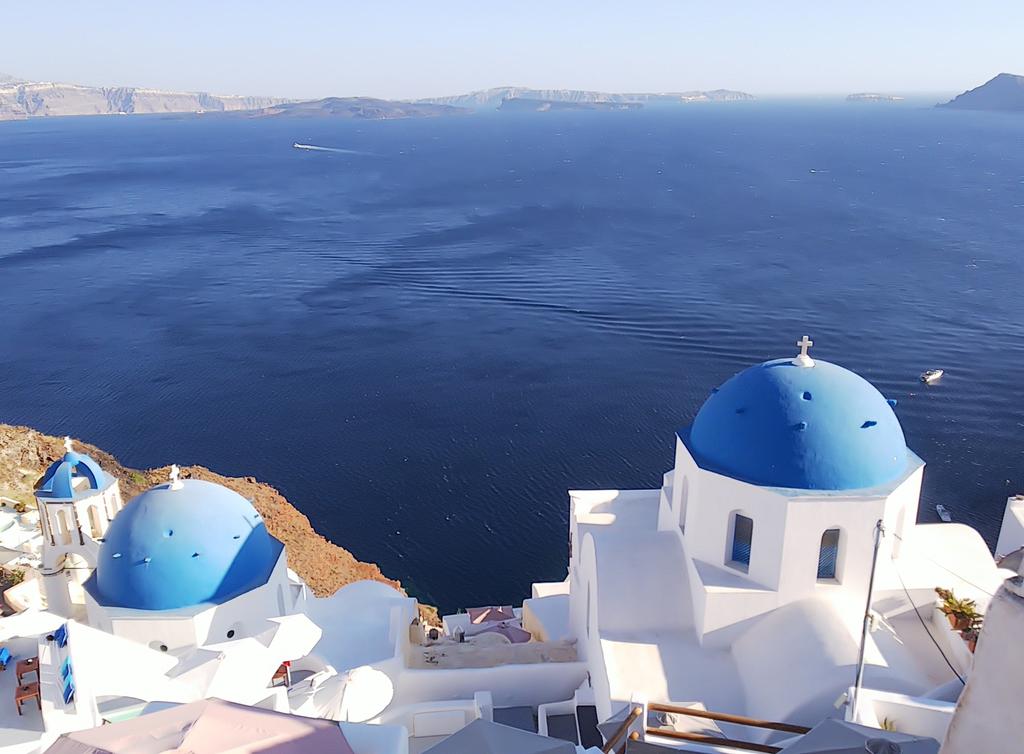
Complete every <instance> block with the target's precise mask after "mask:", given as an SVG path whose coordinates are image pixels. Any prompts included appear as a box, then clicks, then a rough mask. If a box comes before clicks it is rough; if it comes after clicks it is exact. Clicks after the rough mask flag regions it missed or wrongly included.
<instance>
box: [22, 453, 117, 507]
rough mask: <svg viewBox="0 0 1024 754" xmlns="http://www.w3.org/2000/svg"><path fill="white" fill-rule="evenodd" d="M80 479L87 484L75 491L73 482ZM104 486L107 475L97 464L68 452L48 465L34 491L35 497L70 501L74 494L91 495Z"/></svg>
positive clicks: (90, 459)
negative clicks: (37, 487)
mask: <svg viewBox="0 0 1024 754" xmlns="http://www.w3.org/2000/svg"><path fill="white" fill-rule="evenodd" d="M80 478H84V479H85V480H86V482H87V483H86V486H85V487H83V488H81V489H79V490H76V489H75V486H74V480H75V479H80ZM106 486H107V475H106V474H104V473H103V469H101V468H100V465H99V464H98V463H96V462H95V461H94V460H92V458H90V457H89V456H87V455H85V454H84V453H75V452H74V451H71V450H69V451H68V452H67V453H65V454H64V456H63V458H61V459H59V460H57V461H54V462H53V463H51V464H50V468H48V469H47V470H46V473H45V474H43V481H42V482H40V484H39V489H37V490H36V497H41V498H46V499H52V500H71V499H73V498H74V497H75V496H76V494H77V495H83V494H86V493H92V492H94V491H95V490H101V489H103V488H104V487H106Z"/></svg>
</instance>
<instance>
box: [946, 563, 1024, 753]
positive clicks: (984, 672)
mask: <svg viewBox="0 0 1024 754" xmlns="http://www.w3.org/2000/svg"><path fill="white" fill-rule="evenodd" d="M1022 635H1024V579H1022V578H1021V577H1020V576H1017V577H1015V578H1013V579H1010V580H1009V581H1007V582H1006V583H1005V584H1004V585H1003V586H1002V587H1000V589H999V591H998V592H996V596H995V597H993V598H992V602H991V603H989V607H988V612H987V613H986V614H985V624H984V628H983V629H982V632H981V637H980V638H979V640H978V647H977V651H976V652H975V654H974V669H973V671H972V672H971V675H970V677H969V678H968V680H967V686H966V687H965V688H964V690H963V693H961V694H960V700H959V702H957V708H956V712H955V713H954V715H953V721H952V723H950V726H949V731H948V732H947V734H946V740H945V742H944V743H943V744H942V749H941V752H940V754H982V752H983V753H984V754H1020V752H1021V747H1022V742H1024V715H1022V714H1021V679H1022V678H1024V644H1022V643H1021V636H1022Z"/></svg>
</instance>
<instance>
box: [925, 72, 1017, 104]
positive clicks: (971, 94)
mask: <svg viewBox="0 0 1024 754" xmlns="http://www.w3.org/2000/svg"><path fill="white" fill-rule="evenodd" d="M936 107H948V108H951V109H954V110H1009V111H1024V76H1015V75H1013V74H1012V73H1000V74H999V75H998V76H996V77H995V78H994V79H992V80H990V81H986V82H985V83H984V84H982V85H981V86H979V87H976V88H974V89H971V90H970V91H966V92H964V93H963V94H961V95H959V96H957V97H954V98H953V99H951V100H950V101H949V102H944V103H941V104H938V105H936Z"/></svg>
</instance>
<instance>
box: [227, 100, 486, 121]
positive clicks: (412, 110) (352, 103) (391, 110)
mask: <svg viewBox="0 0 1024 754" xmlns="http://www.w3.org/2000/svg"><path fill="white" fill-rule="evenodd" d="M467 112H469V111H468V110H466V109H465V108H461V107H453V106H452V105H435V104H430V103H420V102H399V101H395V100H386V99H374V98H373V97H327V98H325V99H318V100H310V101H309V102H284V103H281V104H277V105H271V106H270V107H264V108H261V109H259V110H250V111H247V112H238V113H231V114H232V115H237V116H242V117H250V118H361V119H365V120H391V119H394V118H434V117H437V116H441V115H458V114H462V113H467Z"/></svg>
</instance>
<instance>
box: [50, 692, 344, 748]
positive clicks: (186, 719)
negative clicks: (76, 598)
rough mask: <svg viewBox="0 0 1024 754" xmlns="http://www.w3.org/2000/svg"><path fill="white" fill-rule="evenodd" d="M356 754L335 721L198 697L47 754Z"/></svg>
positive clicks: (68, 741) (70, 737) (72, 739)
mask: <svg viewBox="0 0 1024 754" xmlns="http://www.w3.org/2000/svg"><path fill="white" fill-rule="evenodd" d="M167 751H182V752H189V754H225V753H226V752H230V753H231V754H256V753H257V752H259V754H309V752H320V751H331V752H337V754H355V752H353V750H352V747H351V746H349V744H348V742H347V741H346V740H345V735H344V734H343V733H342V732H341V728H339V727H338V724H337V723H336V722H333V721H331V720H317V719H314V718H308V717H299V716H298V715H289V714H286V713H283V712H274V711H273V710H268V709H262V708H258V707H246V706H245V705H242V704H234V703H233V702H225V701H221V700H220V699H203V700H201V701H197V702H192V703H191V704H183V705H179V706H175V707H170V708H168V709H165V710H161V711H159V712H151V713H150V714H148V715H141V716H140V717H137V718H135V719H133V720H126V721H124V722H120V723H112V724H110V725H104V726H102V727H99V728H91V729H89V730H81V731H75V732H73V733H65V734H64V735H63V736H61V737H60V738H59V739H57V741H56V742H55V743H54V744H53V746H51V747H50V748H49V749H47V754H122V752H123V754H129V752H130V753H131V754H155V753H156V752H167Z"/></svg>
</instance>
